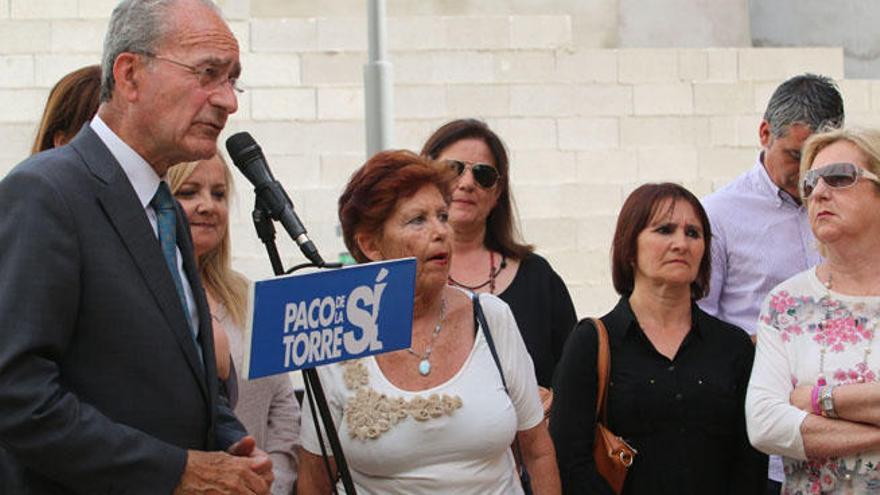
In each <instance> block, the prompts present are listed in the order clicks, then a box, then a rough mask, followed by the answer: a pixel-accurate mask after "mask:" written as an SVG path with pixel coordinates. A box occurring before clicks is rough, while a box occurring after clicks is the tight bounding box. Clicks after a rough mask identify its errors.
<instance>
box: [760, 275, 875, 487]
mask: <svg viewBox="0 0 880 495" xmlns="http://www.w3.org/2000/svg"><path fill="white" fill-rule="evenodd" d="M760 321H761V323H763V324H765V325H767V326H768V327H770V328H772V329H773V330H775V331H777V332H779V337H780V339H781V340H782V342H783V344H784V345H785V346H786V347H790V348H791V351H790V352H794V353H796V354H797V356H798V358H797V359H798V360H810V361H812V360H815V362H814V364H813V366H816V369H819V366H818V364H819V363H820V360H821V356H822V353H823V352H824V354H825V363H826V368H825V370H824V374H825V377H826V379H827V380H828V382H829V383H831V384H836V385H844V384H848V383H861V382H876V381H878V380H880V352H878V353H877V358H876V359H867V360H865V356H866V354H865V352H866V351H865V349H866V348H867V347H869V346H870V347H871V348H872V349H873V348H874V345H875V344H876V345H880V340H878V341H877V342H874V341H873V338H874V331H875V324H876V322H878V321H880V305H878V304H876V303H874V304H867V303H863V302H858V303H853V302H851V301H848V300H839V299H837V298H834V297H831V296H830V295H829V294H827V293H824V294H823V293H816V294H809V293H808V295H798V294H793V293H790V292H789V291H786V290H779V291H775V292H773V293H771V294H770V296H769V300H768V303H767V307H766V308H765V309H764V311H763V312H762V314H761V317H760ZM812 352H815V354H806V353H812ZM868 352H870V351H868ZM868 355H870V354H868ZM832 356H838V357H836V358H835V359H831V357H832ZM829 361H830V362H832V363H834V364H833V366H830V367H828V366H827V363H829ZM866 361H867V362H866ZM791 372H792V375H791V382H792V386H793V387H796V386H797V385H798V384H799V382H801V383H800V384H809V383H814V381H815V380H816V379H817V378H816V377H813V376H812V375H811V374H810V373H808V375H809V376H807V375H804V374H803V370H800V375H801V376H800V380H799V379H798V376H796V370H791ZM876 461H877V456H874V455H864V456H853V457H847V458H840V459H838V458H830V459H816V460H808V461H801V460H797V459H792V458H786V459H785V484H784V486H783V491H782V493H783V495H806V494H845V493H858V494H877V495H880V466H878V464H877V463H876ZM847 475H849V476H847Z"/></svg>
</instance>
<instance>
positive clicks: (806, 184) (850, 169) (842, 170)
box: [801, 163, 880, 199]
mask: <svg viewBox="0 0 880 495" xmlns="http://www.w3.org/2000/svg"><path fill="white" fill-rule="evenodd" d="M861 177H864V178H866V179H869V180H872V181H874V183H876V184H880V177H877V176H876V175H875V174H873V173H871V172H869V171H867V170H865V169H863V168H862V167H859V166H858V165H856V164H854V163H832V164H831V165H825V166H824V167H822V168H817V169H813V170H807V173H805V174H804V178H803V179H801V197H802V198H804V199H806V198H809V197H810V195H811V194H813V191H815V190H816V185H817V184H819V179H820V178H821V179H822V181H823V182H825V185H827V186H828V187H830V188H832V189H846V188H849V187H853V186H854V185H856V182H858V181H859V179H860V178H861Z"/></svg>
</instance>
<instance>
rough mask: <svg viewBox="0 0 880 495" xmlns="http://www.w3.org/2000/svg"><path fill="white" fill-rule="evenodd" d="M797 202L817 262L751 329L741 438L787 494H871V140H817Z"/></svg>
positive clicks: (874, 287)
mask: <svg viewBox="0 0 880 495" xmlns="http://www.w3.org/2000/svg"><path fill="white" fill-rule="evenodd" d="M802 153H803V154H802V158H801V173H800V192H801V196H802V198H803V199H804V202H805V204H806V206H807V212H808V214H809V218H810V226H811V227H812V229H813V234H815V236H816V240H818V241H819V243H820V252H821V253H822V254H823V255H824V256H825V259H824V260H823V261H822V262H821V263H820V264H819V265H817V266H816V267H814V268H810V269H809V270H806V271H804V272H802V273H800V274H798V275H795V276H794V277H792V278H790V279H788V280H786V281H785V282H783V283H781V284H779V285H778V286H777V287H776V288H774V289H773V290H772V291H771V292H770V294H769V295H768V296H767V299H766V300H765V301H764V305H763V308H762V310H761V316H760V317H759V319H758V347H757V350H756V355H755V364H754V367H753V370H752V377H751V381H750V382H749V388H748V396H747V398H746V418H747V422H748V430H749V437H750V438H751V441H752V443H753V444H754V445H755V446H756V447H757V448H758V449H760V450H763V451H764V452H767V453H771V454H779V455H782V456H783V462H784V463H785V482H784V484H783V489H782V491H783V493H784V494H797V493H825V494H848V493H877V490H878V486H880V470H878V466H880V408H878V407H877V404H878V403H880V402H878V401H880V384H878V383H877V382H878V378H880V339H876V338H875V337H876V334H877V330H878V329H877V326H878V324H880V257H878V256H877V247H878V246H880V213H878V212H880V178H878V176H880V131H877V130H874V129H856V128H851V129H841V130H834V131H830V132H825V133H821V134H815V135H813V136H812V137H810V139H809V140H808V141H807V142H806V144H805V145H804V149H803V152H802Z"/></svg>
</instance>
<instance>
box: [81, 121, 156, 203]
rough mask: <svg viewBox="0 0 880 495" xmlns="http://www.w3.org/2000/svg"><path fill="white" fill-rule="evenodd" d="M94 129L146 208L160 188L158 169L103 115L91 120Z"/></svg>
mask: <svg viewBox="0 0 880 495" xmlns="http://www.w3.org/2000/svg"><path fill="white" fill-rule="evenodd" d="M90 125H91V127H92V130H94V131H95V134H97V135H98V137H99V138H101V141H103V142H104V145H106V146H107V148H108V149H109V150H110V154H112V155H113V158H116V161H118V162H119V165H120V166H121V167H122V171H123V172H125V176H126V177H128V181H129V182H130V183H131V186H132V187H133V188H134V192H135V194H137V197H138V200H140V202H141V206H143V207H144V208H146V207H147V205H149V204H150V201H152V200H153V196H155V195H156V190H157V189H159V182H160V179H159V176H158V175H157V174H156V170H154V169H153V167H151V166H150V164H149V163H147V161H146V160H144V159H143V157H141V156H140V155H139V154H138V153H137V152H136V151H135V150H133V149H132V148H131V146H129V145H128V144H127V143H126V142H125V141H123V140H122V138H120V137H119V136H118V135H117V134H116V133H115V132H113V130H112V129H110V127H109V126H107V124H106V123H105V122H104V121H103V120H101V117H99V116H98V115H95V117H94V118H93V119H92V122H91V124H90Z"/></svg>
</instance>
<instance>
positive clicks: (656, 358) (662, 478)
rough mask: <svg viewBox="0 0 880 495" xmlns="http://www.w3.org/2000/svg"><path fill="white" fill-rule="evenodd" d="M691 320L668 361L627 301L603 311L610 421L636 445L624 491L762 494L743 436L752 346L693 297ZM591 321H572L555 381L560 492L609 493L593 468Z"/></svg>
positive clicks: (553, 420)
mask: <svg viewBox="0 0 880 495" xmlns="http://www.w3.org/2000/svg"><path fill="white" fill-rule="evenodd" d="M692 311H693V318H692V321H693V326H692V328H691V331H690V332H689V333H688V334H687V336H686V337H685V338H684V341H683V342H682V344H681V347H679V349H678V352H677V353H676V355H675V359H673V360H670V359H669V358H667V357H666V356H664V355H662V354H660V353H659V352H657V350H656V349H655V348H654V346H653V344H651V342H650V340H648V338H647V337H646V336H645V334H644V332H643V331H642V329H641V327H640V326H639V323H638V321H636V319H635V315H633V312H632V309H631V308H630V305H629V301H628V299H626V298H623V299H621V300H620V302H619V303H618V304H617V306H616V307H615V308H614V309H613V310H612V311H611V312H610V313H609V314H607V315H605V316H604V317H602V321H603V322H604V323H605V326H606V328H607V329H608V337H609V338H608V340H609V344H610V347H611V380H610V382H609V387H608V426H609V428H610V429H611V431H613V432H614V433H615V434H617V435H620V436H621V437H623V438H624V439H626V441H627V442H629V443H630V445H632V446H633V447H634V448H635V449H636V450H638V455H636V458H635V462H634V463H633V465H632V467H631V468H630V470H629V474H628V475H627V478H626V484H625V485H624V489H623V493H624V494H629V495H631V494H637V495H642V494H650V495H663V494H669V495H687V494H694V495H696V494H701V495H702V494H712V495H717V494H730V495H747V494H758V493H764V490H765V485H766V478H767V456H765V455H763V454H760V453H759V452H757V451H756V450H755V449H753V448H752V447H751V445H750V444H749V440H748V437H747V436H746V426H745V411H744V403H745V394H746V386H747V385H748V381H749V375H750V373H751V369H752V361H753V359H754V355H755V349H754V346H753V345H752V342H751V340H750V339H749V337H748V335H747V334H746V333H745V332H744V331H742V330H741V329H739V328H737V327H735V326H733V325H730V324H727V323H725V322H723V321H721V320H718V319H717V318H714V317H712V316H709V315H708V314H706V313H705V312H703V311H702V310H700V309H699V308H698V307H697V305H696V304H694V305H693V309H692ZM597 347H598V344H597V336H596V329H595V328H594V327H593V325H592V323H590V322H589V321H588V320H582V321H581V322H579V323H578V325H577V327H576V328H575V330H574V331H573V332H572V334H571V336H570V337H569V339H568V342H567V343H566V345H565V350H564V351H563V356H562V360H561V361H560V363H559V367H558V369H557V372H556V377H555V380H554V384H555V387H554V394H555V397H554V401H553V411H552V414H551V416H550V433H551V435H552V437H553V442H554V444H555V446H556V456H557V459H558V462H559V470H560V475H561V477H562V486H563V492H564V493H566V494H584V493H591V494H612V491H611V489H610V488H609V487H608V485H607V484H606V483H605V480H604V479H602V478H601V477H600V476H599V475H598V473H597V472H596V469H595V465H594V463H593V456H592V453H593V438H594V434H595V433H594V432H595V410H596V381H597V373H596V354H597Z"/></svg>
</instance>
